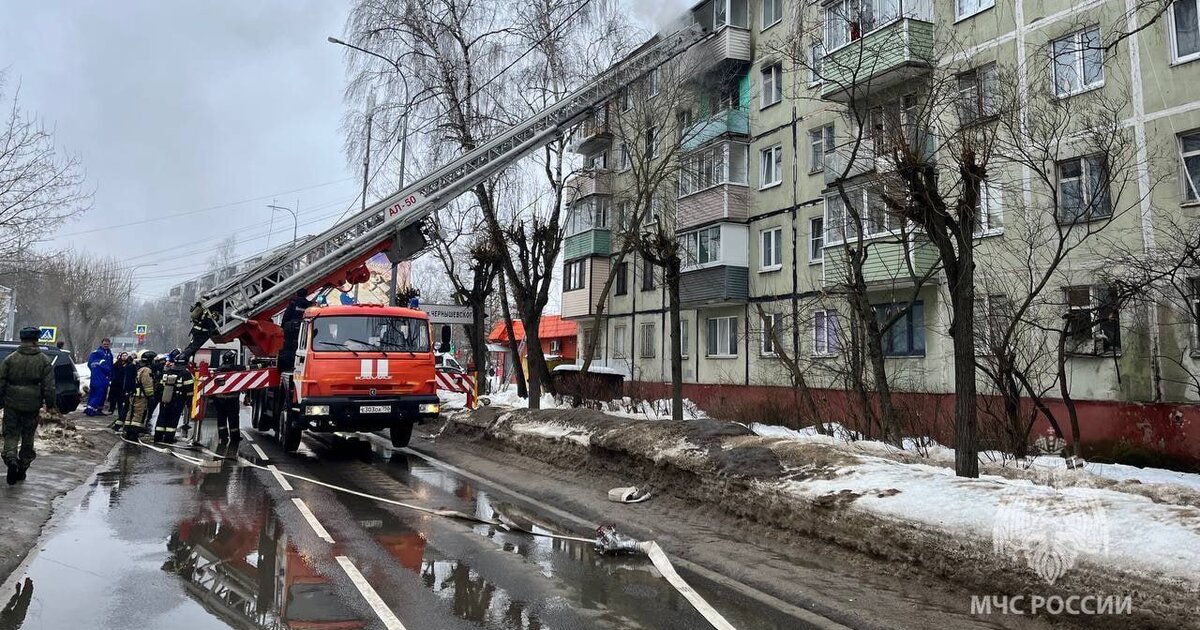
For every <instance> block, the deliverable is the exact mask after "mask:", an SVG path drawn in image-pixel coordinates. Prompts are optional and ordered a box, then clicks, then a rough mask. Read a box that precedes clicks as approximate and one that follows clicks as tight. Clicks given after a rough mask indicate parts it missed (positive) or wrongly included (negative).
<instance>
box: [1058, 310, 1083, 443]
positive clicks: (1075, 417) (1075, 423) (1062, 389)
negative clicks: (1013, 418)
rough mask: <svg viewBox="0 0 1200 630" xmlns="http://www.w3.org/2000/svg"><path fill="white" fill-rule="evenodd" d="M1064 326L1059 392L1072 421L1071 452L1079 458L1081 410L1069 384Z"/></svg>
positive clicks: (1059, 342)
mask: <svg viewBox="0 0 1200 630" xmlns="http://www.w3.org/2000/svg"><path fill="white" fill-rule="evenodd" d="M1066 326H1067V325H1066V324H1065V323H1064V324H1063V328H1062V330H1060V331H1058V392H1059V395H1061V396H1062V401H1063V406H1065V407H1066V408H1067V418H1068V419H1070V421H1071V452H1072V453H1073V454H1074V455H1075V456H1076V457H1079V454H1080V453H1081V452H1082V449H1081V448H1080V444H1079V410H1077V409H1076V408H1075V399H1074V398H1071V385H1070V383H1068V382H1067V328H1066Z"/></svg>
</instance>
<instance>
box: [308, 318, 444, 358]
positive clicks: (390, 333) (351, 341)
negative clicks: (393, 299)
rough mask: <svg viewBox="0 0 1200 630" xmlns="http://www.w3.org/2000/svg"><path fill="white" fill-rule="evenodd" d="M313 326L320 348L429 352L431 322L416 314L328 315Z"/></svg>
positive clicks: (344, 350) (316, 348)
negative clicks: (411, 315) (413, 315)
mask: <svg viewBox="0 0 1200 630" xmlns="http://www.w3.org/2000/svg"><path fill="white" fill-rule="evenodd" d="M312 326H313V342H312V345H313V350H315V351H317V352H347V351H349V352H364V351H372V350H375V351H379V350H383V351H396V350H398V351H401V352H429V322H427V321H426V320H423V319H417V318H415V317H368V316H360V315H352V316H350V315H347V316H328V317H318V318H316V319H315V320H313V324H312Z"/></svg>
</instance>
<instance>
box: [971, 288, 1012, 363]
mask: <svg viewBox="0 0 1200 630" xmlns="http://www.w3.org/2000/svg"><path fill="white" fill-rule="evenodd" d="M974 308H975V354H977V355H980V356H992V355H994V354H995V352H996V351H997V350H1003V348H1000V347H999V346H1000V344H1001V343H1003V342H1004V334H1005V332H1006V331H1007V329H1008V322H1009V321H1011V313H1012V303H1011V302H1010V301H1009V299H1008V296H1006V295H1001V294H995V295H981V296H978V297H976V298H975V307H974Z"/></svg>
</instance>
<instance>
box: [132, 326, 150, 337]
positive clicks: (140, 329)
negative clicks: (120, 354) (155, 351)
mask: <svg viewBox="0 0 1200 630" xmlns="http://www.w3.org/2000/svg"><path fill="white" fill-rule="evenodd" d="M149 330H150V327H149V326H147V325H145V324H138V325H136V326H134V327H133V334H135V335H143V336H144V335H145V334H146V333H147V332H148V331H149Z"/></svg>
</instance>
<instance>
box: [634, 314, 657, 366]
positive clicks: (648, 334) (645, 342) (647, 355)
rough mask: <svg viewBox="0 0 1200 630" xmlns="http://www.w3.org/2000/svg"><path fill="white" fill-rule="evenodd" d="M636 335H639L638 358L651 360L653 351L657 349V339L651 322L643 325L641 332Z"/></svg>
mask: <svg viewBox="0 0 1200 630" xmlns="http://www.w3.org/2000/svg"><path fill="white" fill-rule="evenodd" d="M638 334H639V335H641V337H639V338H638V356H639V357H641V358H643V359H653V358H654V349H655V348H657V347H658V339H657V338H656V337H655V335H654V324H653V322H646V323H643V324H642V327H641V332H639V333H638Z"/></svg>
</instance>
